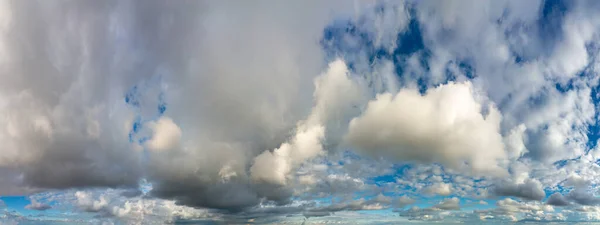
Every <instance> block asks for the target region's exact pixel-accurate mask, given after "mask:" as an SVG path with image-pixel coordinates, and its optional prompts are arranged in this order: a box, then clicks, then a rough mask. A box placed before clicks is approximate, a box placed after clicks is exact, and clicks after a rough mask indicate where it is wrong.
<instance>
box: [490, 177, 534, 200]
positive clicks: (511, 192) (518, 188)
mask: <svg viewBox="0 0 600 225" xmlns="http://www.w3.org/2000/svg"><path fill="white" fill-rule="evenodd" d="M493 192H494V194H496V195H498V196H514V197H519V198H522V199H526V200H537V201H541V200H542V199H543V198H544V197H546V193H545V192H544V190H543V187H542V184H541V183H540V182H539V181H537V180H533V179H528V180H526V181H525V182H523V183H519V184H514V183H509V182H504V183H501V184H497V185H496V186H495V187H494V189H493Z"/></svg>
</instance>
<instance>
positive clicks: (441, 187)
mask: <svg viewBox="0 0 600 225" xmlns="http://www.w3.org/2000/svg"><path fill="white" fill-rule="evenodd" d="M423 192H424V193H425V194H428V195H441V196H448V195H450V194H452V184H448V183H435V184H433V185H431V186H429V187H426V188H425V189H424V190H423Z"/></svg>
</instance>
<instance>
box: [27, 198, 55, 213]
mask: <svg viewBox="0 0 600 225" xmlns="http://www.w3.org/2000/svg"><path fill="white" fill-rule="evenodd" d="M25 208H26V209H31V210H39V211H45V210H48V209H50V208H52V207H51V206H50V205H48V204H44V203H40V202H37V201H36V200H35V199H31V203H30V204H29V205H26V206H25Z"/></svg>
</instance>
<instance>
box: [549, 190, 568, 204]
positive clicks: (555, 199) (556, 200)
mask: <svg viewBox="0 0 600 225" xmlns="http://www.w3.org/2000/svg"><path fill="white" fill-rule="evenodd" d="M546 204H548V205H554V206H567V205H569V204H570V202H569V201H568V200H567V199H566V198H565V197H564V196H563V195H562V194H560V193H554V194H552V195H550V197H548V200H546Z"/></svg>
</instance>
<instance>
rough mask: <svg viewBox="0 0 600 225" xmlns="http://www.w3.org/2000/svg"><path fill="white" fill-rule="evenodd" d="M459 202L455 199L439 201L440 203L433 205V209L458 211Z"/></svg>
mask: <svg viewBox="0 0 600 225" xmlns="http://www.w3.org/2000/svg"><path fill="white" fill-rule="evenodd" d="M459 203H460V200H459V199H458V198H457V197H453V198H447V199H444V200H443V201H441V202H440V203H438V204H436V205H434V206H433V207H434V208H438V209H441V210H459V209H460V205H459Z"/></svg>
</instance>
